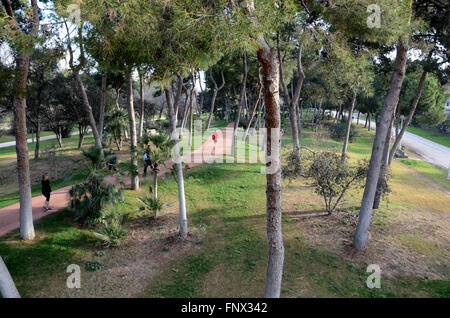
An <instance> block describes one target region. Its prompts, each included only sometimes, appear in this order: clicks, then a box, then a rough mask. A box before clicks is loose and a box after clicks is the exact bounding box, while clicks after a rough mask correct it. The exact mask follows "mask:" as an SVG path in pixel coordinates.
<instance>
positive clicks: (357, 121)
mask: <svg viewBox="0 0 450 318" xmlns="http://www.w3.org/2000/svg"><path fill="white" fill-rule="evenodd" d="M360 116H361V112H360V111H358V118H357V119H356V126H359V117H360Z"/></svg>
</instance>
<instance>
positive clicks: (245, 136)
mask: <svg viewBox="0 0 450 318" xmlns="http://www.w3.org/2000/svg"><path fill="white" fill-rule="evenodd" d="M262 89H263V85H262V80H261V74H260V68H259V67H258V95H257V96H256V101H255V105H254V106H253V109H252V113H251V115H250V119H249V121H248V124H247V129H246V130H245V133H244V137H243V138H242V140H243V141H245V139H246V138H247V135H248V131H249V130H250V126H251V124H252V121H253V117H255V113H256V108H257V107H258V104H259V101H260V99H261V93H262Z"/></svg>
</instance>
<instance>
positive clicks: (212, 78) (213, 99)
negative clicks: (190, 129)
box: [206, 68, 225, 130]
mask: <svg viewBox="0 0 450 318" xmlns="http://www.w3.org/2000/svg"><path fill="white" fill-rule="evenodd" d="M220 73H221V75H222V85H220V86H217V83H216V81H215V80H214V76H213V72H212V68H210V69H209V75H210V77H211V81H212V82H213V84H214V93H213V97H212V100H211V109H210V110H209V117H208V121H207V122H206V130H208V129H209V126H210V125H211V119H212V115H213V113H214V106H215V104H216V98H217V94H218V93H219V91H220V90H221V89H222V88H223V87H224V86H225V77H224V75H223V70H222V71H221V72H220Z"/></svg>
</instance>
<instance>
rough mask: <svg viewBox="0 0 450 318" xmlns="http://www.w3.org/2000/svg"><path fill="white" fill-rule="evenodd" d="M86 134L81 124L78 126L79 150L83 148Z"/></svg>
mask: <svg viewBox="0 0 450 318" xmlns="http://www.w3.org/2000/svg"><path fill="white" fill-rule="evenodd" d="M84 133H85V130H84V127H83V126H82V125H81V124H78V149H81V147H82V146H83V140H84Z"/></svg>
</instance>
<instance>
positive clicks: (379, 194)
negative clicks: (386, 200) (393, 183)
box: [373, 115, 395, 210]
mask: <svg viewBox="0 0 450 318" xmlns="http://www.w3.org/2000/svg"><path fill="white" fill-rule="evenodd" d="M394 118H395V115H392V119H391V124H390V125H389V128H388V132H387V134H386V143H385V145H384V149H383V157H382V159H381V160H382V161H381V168H380V175H379V177H378V183H377V190H376V192H375V198H374V200H373V209H374V210H377V209H378V208H379V207H380V203H381V199H382V194H383V190H384V181H385V179H386V176H387V171H388V162H389V147H390V143H391V136H392V126H393V124H394Z"/></svg>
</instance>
